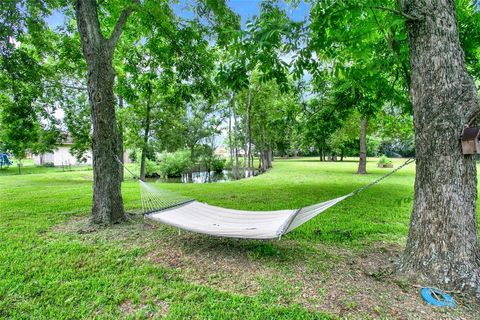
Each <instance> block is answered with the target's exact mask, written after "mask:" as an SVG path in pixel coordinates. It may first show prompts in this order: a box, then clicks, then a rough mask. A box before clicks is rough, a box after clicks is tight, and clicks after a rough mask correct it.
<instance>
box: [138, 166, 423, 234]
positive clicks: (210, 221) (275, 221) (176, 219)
mask: <svg viewBox="0 0 480 320" xmlns="http://www.w3.org/2000/svg"><path fill="white" fill-rule="evenodd" d="M413 161H415V160H414V159H409V160H407V161H406V162H405V163H404V164H403V165H401V166H399V167H397V168H396V169H395V170H392V171H390V172H389V173H387V174H385V175H383V176H382V177H380V178H378V179H377V180H375V181H373V182H371V183H370V184H368V185H366V186H364V187H361V188H359V189H357V190H355V191H353V192H351V193H349V194H347V195H345V196H342V197H338V198H335V199H332V200H328V201H325V202H321V203H317V204H314V205H311V206H308V207H304V208H301V209H298V210H277V211H245V210H234V209H227V208H222V207H216V206H211V205H208V204H205V203H201V202H198V201H195V200H194V199H187V198H185V197H182V196H180V195H178V194H175V193H172V192H168V191H166V190H162V189H157V188H153V187H152V186H150V185H148V184H147V183H145V182H143V181H140V180H139V181H140V185H141V196H142V206H143V209H144V214H145V217H146V218H148V219H152V220H155V221H158V222H161V223H163V224H167V225H170V226H174V227H177V228H180V229H183V230H187V231H192V232H197V233H203V234H208V235H212V236H218V237H229V238H243V239H277V238H280V237H281V236H282V235H284V234H286V233H288V232H290V231H292V230H293V229H295V228H297V227H299V226H301V225H302V224H304V223H306V222H307V221H309V220H311V219H313V218H315V217H316V216H317V215H319V214H320V213H322V212H323V211H325V210H327V209H328V208H330V207H332V206H334V205H335V204H337V203H339V202H340V201H342V200H344V199H346V198H348V197H351V196H353V195H355V194H357V193H359V192H361V191H363V190H365V189H367V188H369V187H371V186H373V185H374V184H377V183H378V182H380V181H381V180H383V179H385V178H386V177H388V176H390V175H391V174H393V173H395V172H396V171H398V170H400V169H401V168H403V167H405V166H406V165H408V164H410V163H412V162H413Z"/></svg>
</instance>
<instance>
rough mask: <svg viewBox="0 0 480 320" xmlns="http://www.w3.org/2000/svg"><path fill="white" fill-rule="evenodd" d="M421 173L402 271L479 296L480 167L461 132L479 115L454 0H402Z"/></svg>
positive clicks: (417, 172)
mask: <svg viewBox="0 0 480 320" xmlns="http://www.w3.org/2000/svg"><path fill="white" fill-rule="evenodd" d="M401 3H402V10H403V13H404V14H405V15H406V16H408V18H407V21H406V26H407V29H408V36H409V45H410V68H411V82H412V85H411V90H410V95H411V99H412V104H413V112H414V115H415V118H414V119H415V120H414V126H415V151H416V158H417V170H416V176H415V195H414V205H413V213H412V217H411V223H410V231H409V234H408V240H407V247H406V249H405V253H404V256H403V261H402V269H403V270H404V271H405V272H407V273H409V274H417V275H421V276H422V277H423V278H424V279H426V280H428V281H429V282H430V283H436V284H441V285H442V286H445V287H448V288H455V289H461V290H467V291H472V292H475V293H476V294H477V295H480V247H479V243H478V225H477V208H476V200H477V172H476V162H475V159H474V157H473V156H470V155H463V154H462V149H461V147H460V141H459V135H460V133H461V131H462V128H463V127H464V126H465V125H468V124H469V123H471V122H473V121H476V119H475V118H474V117H475V116H476V115H477V114H478V113H479V112H480V104H479V100H478V94H477V88H476V87H475V84H474V82H473V81H472V79H471V77H470V76H469V74H468V73H467V70H466V67H465V58H464V57H465V55H464V52H463V50H462V47H461V45H460V38H459V33H458V27H457V17H456V13H455V2H454V1H451V0H433V1H426V0H403V1H402V2H401Z"/></svg>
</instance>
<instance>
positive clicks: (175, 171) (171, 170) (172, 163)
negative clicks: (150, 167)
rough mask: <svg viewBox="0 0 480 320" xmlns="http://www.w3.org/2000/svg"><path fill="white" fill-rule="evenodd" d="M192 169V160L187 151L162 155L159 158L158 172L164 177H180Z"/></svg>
mask: <svg viewBox="0 0 480 320" xmlns="http://www.w3.org/2000/svg"><path fill="white" fill-rule="evenodd" d="M191 167H192V160H191V158H190V152H189V151H188V150H180V151H176V152H173V153H164V154H163V155H162V156H161V157H160V163H159V167H158V168H159V170H160V174H161V175H162V176H164V177H181V176H182V174H183V173H187V172H188V171H189V170H190V168H191Z"/></svg>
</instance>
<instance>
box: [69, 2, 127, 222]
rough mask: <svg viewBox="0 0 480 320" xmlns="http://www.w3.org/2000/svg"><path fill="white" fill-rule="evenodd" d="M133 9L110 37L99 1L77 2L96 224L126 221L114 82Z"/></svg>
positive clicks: (122, 19)
mask: <svg viewBox="0 0 480 320" xmlns="http://www.w3.org/2000/svg"><path fill="white" fill-rule="evenodd" d="M130 13H131V9H126V10H124V11H122V13H121V14H120V17H119V18H118V20H117V23H116V25H115V27H114V29H113V31H112V34H111V36H110V38H108V39H106V38H105V37H104V36H103V34H102V32H101V29H100V23H99V20H98V15H97V2H96V0H77V1H75V15H76V19H77V26H78V32H79V34H80V42H81V45H82V51H83V56H84V58H85V61H86V63H87V67H88V75H87V84H88V86H87V87H88V97H89V102H90V107H91V118H92V124H93V126H92V127H93V135H92V138H93V144H92V155H93V206H92V217H91V221H92V223H95V224H111V223H116V222H120V221H123V220H125V212H124V208H123V200H122V192H121V181H120V166H119V165H118V163H117V161H116V160H115V156H116V155H117V154H118V133H117V122H116V119H115V96H114V93H113V85H114V80H115V70H114V69H113V67H112V59H113V53H114V50H115V47H116V44H117V41H118V39H119V37H120V35H121V32H122V29H123V26H124V25H125V23H126V20H127V18H128V16H129V15H130Z"/></svg>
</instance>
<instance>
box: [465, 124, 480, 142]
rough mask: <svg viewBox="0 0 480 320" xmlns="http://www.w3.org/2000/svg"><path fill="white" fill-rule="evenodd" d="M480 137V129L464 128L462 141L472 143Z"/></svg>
mask: <svg viewBox="0 0 480 320" xmlns="http://www.w3.org/2000/svg"><path fill="white" fill-rule="evenodd" d="M479 135H480V128H477V127H471V128H464V129H463V132H462V141H470V140H475V139H478V137H479Z"/></svg>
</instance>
